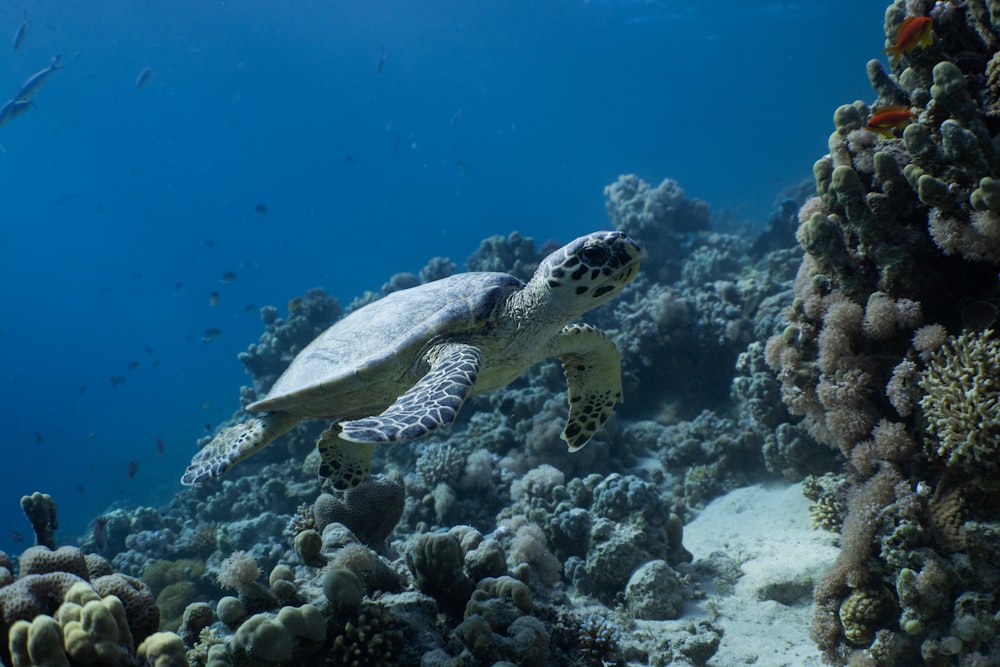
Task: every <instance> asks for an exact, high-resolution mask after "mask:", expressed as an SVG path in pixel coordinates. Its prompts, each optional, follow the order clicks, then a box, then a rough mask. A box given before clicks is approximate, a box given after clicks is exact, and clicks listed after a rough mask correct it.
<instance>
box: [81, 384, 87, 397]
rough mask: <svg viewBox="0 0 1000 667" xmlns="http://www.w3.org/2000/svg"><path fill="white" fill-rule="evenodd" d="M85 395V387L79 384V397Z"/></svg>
mask: <svg viewBox="0 0 1000 667" xmlns="http://www.w3.org/2000/svg"><path fill="white" fill-rule="evenodd" d="M85 393H87V385H85V384H81V385H80V395H81V396H83V395H84V394H85Z"/></svg>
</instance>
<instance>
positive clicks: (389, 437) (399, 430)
mask: <svg viewBox="0 0 1000 667" xmlns="http://www.w3.org/2000/svg"><path fill="white" fill-rule="evenodd" d="M427 358H428V361H429V362H430V364H431V367H430V370H429V371H428V372H427V375H425V376H424V377H422V378H420V381H419V382H417V383H416V384H415V385H413V386H412V387H410V389H409V390H408V391H406V392H405V393H404V394H402V395H401V396H400V397H399V398H397V399H396V401H395V402H394V403H393V404H392V405H390V406H389V407H388V409H387V410H386V411H385V412H383V413H382V414H380V415H378V416H375V417H365V418H364V419H355V420H354V421H348V422H343V423H341V424H340V425H339V426H340V428H341V432H340V437H342V438H343V439H345V440H350V441H351V442H373V443H379V442H407V441H409V440H414V439H416V438H419V437H420V436H422V435H426V434H427V433H430V432H431V431H434V430H436V429H439V428H441V427H442V426H448V425H449V424H451V423H452V422H454V421H455V417H456V416H457V415H458V410H459V408H461V407H462V403H464V402H465V399H466V398H468V396H469V392H471V391H472V388H473V387H474V386H475V384H476V377H477V376H478V375H479V369H480V368H481V367H482V364H483V353H482V352H480V351H479V348H477V347H473V346H471V345H463V344H461V343H449V344H445V345H439V346H437V347H435V348H433V349H431V351H430V352H429V353H428V354H427Z"/></svg>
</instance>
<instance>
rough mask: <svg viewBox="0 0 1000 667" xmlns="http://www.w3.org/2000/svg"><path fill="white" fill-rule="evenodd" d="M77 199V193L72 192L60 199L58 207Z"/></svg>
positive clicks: (57, 203) (57, 202) (57, 201)
mask: <svg viewBox="0 0 1000 667" xmlns="http://www.w3.org/2000/svg"><path fill="white" fill-rule="evenodd" d="M75 198H76V193H75V192H71V193H69V194H65V195H63V196H61V197H59V199H57V200H56V205H57V206H63V205H64V204H68V203H70V202H71V201H73V199H75Z"/></svg>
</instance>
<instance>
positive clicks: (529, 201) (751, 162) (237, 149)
mask: <svg viewBox="0 0 1000 667" xmlns="http://www.w3.org/2000/svg"><path fill="white" fill-rule="evenodd" d="M882 12H883V8H882V4H881V3H871V2H864V1H862V0H850V1H845V2H838V3H820V2H799V3H794V2H786V3H774V2H753V1H744V2H728V1H720V2H712V3H701V2H690V3H683V2H669V1H667V0H663V1H661V2H655V1H649V2H628V1H624V0H622V1H619V2H598V1H591V2H580V1H579V0H575V1H572V2H569V1H567V2H558V1H556V0H550V1H546V2H526V1H522V0H504V1H503V2H500V1H490V2H487V1H476V2H471V1H465V2H460V1H450V2H442V1H438V0H419V1H417V0H407V1H399V2H383V1H373V0H365V1H360V0H352V1H350V2H345V1H341V2H336V1H331V0H322V1H299V2H295V3H288V2H268V1H266V0H253V1H226V2H219V1H215V2H205V1H197V2H194V1H191V0H180V1H172V2H160V3H153V2H125V1H121V2H111V1H109V0H86V1H83V0H46V1H42V2H31V3H28V4H26V5H24V4H19V3H16V2H14V1H13V0H3V4H0V98H3V99H5V98H6V96H8V95H14V94H15V93H16V91H17V90H18V87H19V86H20V84H21V83H22V81H24V80H25V79H26V78H27V77H28V76H29V75H31V74H32V73H34V72H36V71H38V70H40V69H42V68H43V67H45V66H46V65H47V64H48V63H49V62H50V60H51V59H52V57H53V56H55V55H56V54H59V55H61V62H62V64H63V65H64V68H63V69H61V70H58V71H56V72H54V73H53V74H52V75H51V76H50V77H49V79H48V80H47V81H46V82H45V83H44V85H43V86H42V87H41V89H40V90H39V91H38V92H37V94H35V96H34V102H35V104H36V106H35V107H34V108H31V109H28V110H27V111H26V112H25V113H24V114H23V115H22V116H20V117H17V118H14V119H10V120H8V121H7V122H6V123H5V124H4V125H3V126H2V127H0V148H2V150H0V183H2V186H0V295H2V302H0V303H2V305H3V315H2V318H0V346H2V349H3V354H2V356H0V401H2V403H0V405H2V408H0V443H2V446H3V449H2V452H3V461H2V463H0V549H3V550H7V551H19V550H20V549H21V548H22V546H21V545H17V544H15V543H14V542H13V540H12V536H11V533H10V531H11V530H16V531H19V532H20V533H23V534H24V535H26V536H28V540H29V541H30V535H31V530H30V526H29V525H28V523H27V521H26V520H25V519H24V518H23V516H22V515H21V513H20V509H19V506H18V500H19V498H20V496H21V495H22V494H25V493H30V492H32V491H36V490H39V491H45V492H48V493H51V494H53V495H54V496H55V498H56V501H57V503H58V504H59V509H60V520H61V526H62V530H63V537H64V538H69V537H72V536H74V535H77V534H79V533H81V532H82V531H83V530H84V529H85V527H86V525H87V523H88V521H89V520H90V519H91V518H92V517H93V516H96V515H98V514H100V513H101V512H102V511H103V510H104V509H105V508H106V507H107V505H108V504H109V503H111V502H113V501H114V500H116V499H128V500H132V501H136V502H141V503H149V504H153V505H159V504H162V503H165V502H166V501H167V500H168V499H169V497H170V495H171V494H172V493H174V492H175V491H176V490H177V489H179V488H180V487H179V485H178V483H177V481H176V480H177V478H178V476H179V475H180V473H181V471H182V470H183V468H184V466H185V464H186V462H187V460H188V459H189V458H190V456H191V454H192V453H193V452H194V451H195V444H194V443H195V440H196V439H197V438H198V437H200V436H202V435H204V434H205V433H206V429H207V428H211V427H212V426H214V425H215V424H218V423H219V422H220V421H222V420H224V419H225V418H226V417H228V415H229V414H230V413H231V412H232V411H233V410H234V409H235V408H236V407H237V405H238V388H239V386H240V384H242V383H243V382H245V381H246V379H247V378H246V376H245V375H244V373H243V370H242V367H241V366H240V364H239V362H238V361H237V360H236V354H237V353H238V352H239V351H241V350H243V349H245V348H246V346H247V344H249V343H251V342H253V341H256V339H257V337H258V335H259V334H260V331H261V324H260V321H259V318H258V317H257V315H256V307H254V305H255V306H258V307H259V306H260V305H264V304H277V305H279V306H280V307H281V309H282V312H284V304H286V303H287V302H288V300H289V299H290V298H292V297H295V296H297V295H300V294H302V293H303V292H304V290H306V289H308V288H311V287H316V286H322V287H324V288H326V289H327V291H329V292H330V293H331V294H333V295H334V296H336V297H338V298H339V299H340V300H341V302H342V303H344V304H346V303H349V302H350V301H351V300H352V299H353V298H354V297H355V296H357V295H359V294H360V293H361V292H362V291H363V290H365V289H372V290H378V289H379V288H380V286H381V285H382V283H383V282H385V281H386V280H387V279H388V278H389V277H390V276H391V275H392V274H393V273H396V272H399V271H412V272H416V271H418V270H419V269H420V268H421V267H422V266H423V265H424V264H425V263H426V261H427V260H428V259H429V258H430V257H432V256H435V255H444V256H449V257H451V258H452V259H453V260H454V261H456V263H458V264H459V265H460V266H461V264H462V262H464V260H465V258H466V257H467V256H468V255H470V254H471V253H472V252H473V251H474V250H475V249H476V248H477V246H478V243H479V240H480V239H482V238H483V237H486V236H489V235H492V234H505V235H506V234H508V233H509V232H511V231H512V230H519V231H520V232H522V233H523V234H525V235H530V236H534V237H536V238H537V239H538V240H539V242H541V241H545V240H547V239H556V240H560V241H565V240H568V239H570V238H572V237H575V236H578V235H580V234H582V233H584V232H587V231H591V230H594V229H598V228H604V227H607V226H608V224H609V223H608V221H607V217H606V214H605V212H604V205H603V194H602V191H603V188H604V186H605V185H607V184H609V183H612V182H613V181H614V180H615V179H616V178H617V176H618V175H619V174H620V173H636V174H638V175H639V176H640V177H642V178H644V179H646V180H647V181H650V182H652V183H658V182H659V181H660V180H661V179H662V178H664V177H671V178H674V179H676V180H678V181H679V182H680V183H681V185H682V186H683V187H684V188H685V190H686V192H687V194H688V195H689V196H697V197H701V198H703V199H706V200H707V201H708V202H709V203H710V204H711V205H712V207H713V208H715V209H730V210H732V211H735V212H737V213H738V214H739V215H740V216H743V217H744V218H745V219H748V220H751V221H756V222H759V223H762V222H763V220H765V219H766V216H767V212H768V210H769V209H770V208H771V207H772V205H773V204H774V202H775V199H776V197H777V196H778V194H779V192H780V190H781V188H783V187H785V186H788V185H790V184H793V183H796V182H798V181H800V180H801V179H803V178H808V177H810V175H811V168H812V163H813V162H814V161H815V160H816V159H817V158H818V157H820V156H821V155H822V154H823V153H825V152H826V138H827V136H828V135H829V133H830V132H831V131H832V129H833V128H832V121H831V117H832V114H833V110H834V109H835V108H836V106H837V105H839V104H842V103H845V102H851V101H853V100H855V99H865V100H871V99H872V97H873V94H872V92H871V89H870V87H869V85H868V81H867V78H866V76H865V62H866V61H867V60H868V59H869V58H872V57H876V56H878V55H879V54H878V48H879V47H880V45H881V44H882V40H883V36H882V35H881V34H880V33H879V32H878V30H877V27H878V26H879V25H881V15H882ZM25 16H27V19H28V21H29V24H28V31H27V35H26V38H25V40H24V43H23V45H22V47H21V48H20V49H19V50H16V51H15V50H14V49H13V48H12V45H11V41H10V39H12V38H13V36H14V33H15V31H16V30H17V28H18V26H19V25H21V23H22V22H23V20H24V17H25ZM146 67H150V68H151V73H152V75H151V77H150V78H149V80H148V82H147V83H146V85H145V86H144V87H142V88H139V87H137V86H136V81H137V77H138V76H139V75H140V72H142V70H143V69H144V68H146ZM380 70H381V71H380ZM261 204H262V205H263V206H264V207H266V213H265V214H263V215H261V214H259V213H258V212H257V211H256V208H257V207H258V205H261ZM226 272H233V273H235V274H236V279H235V280H233V281H232V282H228V283H225V284H223V283H222V282H220V278H221V276H222V275H223V274H224V273H226ZM213 292H216V293H218V297H219V298H218V303H217V305H215V306H212V305H211V304H210V295H211V294H212V293H213ZM208 328H218V329H221V330H222V334H221V335H220V336H219V337H218V338H217V339H216V340H214V341H212V342H210V343H205V342H203V341H202V337H203V333H204V331H205V330H206V329H208ZM135 362H137V365H136V366H135V367H134V368H133V369H131V370H130V369H129V365H130V364H133V363H135ZM112 377H121V378H125V382H123V383H121V384H119V385H118V386H117V387H113V386H112V383H111V380H110V379H111V378H112ZM157 438H161V439H162V440H163V441H164V443H165V449H164V452H163V455H162V456H160V455H158V453H157ZM132 460H134V461H135V462H136V464H137V469H136V474H135V476H134V477H131V478H130V477H129V476H128V468H129V462H130V461H132Z"/></svg>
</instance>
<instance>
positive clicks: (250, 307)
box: [243, 303, 257, 315]
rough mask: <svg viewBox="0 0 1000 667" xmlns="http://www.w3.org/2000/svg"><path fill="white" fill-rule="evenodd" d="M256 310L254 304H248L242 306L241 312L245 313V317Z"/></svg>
mask: <svg viewBox="0 0 1000 667" xmlns="http://www.w3.org/2000/svg"><path fill="white" fill-rule="evenodd" d="M256 310H257V304H256V303H248V304H247V305H245V306H243V312H244V313H246V314H247V315H250V314H252V313H254V312H255V311H256Z"/></svg>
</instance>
